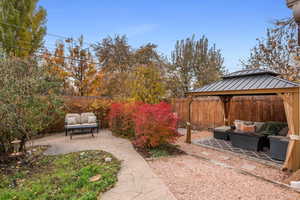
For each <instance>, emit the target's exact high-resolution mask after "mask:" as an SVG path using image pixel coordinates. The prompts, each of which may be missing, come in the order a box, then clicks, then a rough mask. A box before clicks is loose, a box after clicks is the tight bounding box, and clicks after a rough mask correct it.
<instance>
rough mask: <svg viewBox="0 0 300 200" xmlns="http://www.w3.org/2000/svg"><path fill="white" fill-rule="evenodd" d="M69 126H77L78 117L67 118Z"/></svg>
mask: <svg viewBox="0 0 300 200" xmlns="http://www.w3.org/2000/svg"><path fill="white" fill-rule="evenodd" d="M67 124H68V125H75V124H77V121H76V117H68V118H67Z"/></svg>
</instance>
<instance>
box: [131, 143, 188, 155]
mask: <svg viewBox="0 0 300 200" xmlns="http://www.w3.org/2000/svg"><path fill="white" fill-rule="evenodd" d="M134 148H135V150H136V151H137V152H138V153H139V154H140V155H141V156H142V157H143V158H153V157H162V156H155V155H154V153H153V152H155V151H163V152H165V154H164V155H166V156H179V155H186V153H185V152H184V151H182V150H181V149H179V146H177V145H172V144H168V145H162V146H159V147H156V148H152V149H150V148H141V147H137V146H134Z"/></svg>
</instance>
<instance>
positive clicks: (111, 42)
mask: <svg viewBox="0 0 300 200" xmlns="http://www.w3.org/2000/svg"><path fill="white" fill-rule="evenodd" d="M94 50H95V52H96V56H97V57H98V60H99V62H100V63H101V65H102V68H103V70H105V71H107V72H126V71H128V70H130V67H131V58H132V53H131V49H130V46H129V44H128V42H127V38H126V36H125V35H123V36H120V35H117V36H115V37H114V38H112V37H110V36H109V37H107V38H104V39H103V40H102V41H101V42H99V43H97V44H95V45H94Z"/></svg>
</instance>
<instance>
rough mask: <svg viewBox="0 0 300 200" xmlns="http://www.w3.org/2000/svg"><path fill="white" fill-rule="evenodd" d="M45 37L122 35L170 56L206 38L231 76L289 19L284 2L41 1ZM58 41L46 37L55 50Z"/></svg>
mask: <svg viewBox="0 0 300 200" xmlns="http://www.w3.org/2000/svg"><path fill="white" fill-rule="evenodd" d="M40 5H41V6H43V7H45V8H46V9H47V12H48V22H47V28H48V32H49V33H54V34H58V35H64V36H71V37H78V36H79V35H81V34H83V35H84V37H85V40H86V42H96V41H100V40H101V39H102V38H103V37H106V36H108V35H115V34H126V35H127V36H128V41H129V44H130V45H132V46H133V47H134V48H137V47H139V46H140V45H143V44H146V43H148V42H152V43H155V44H157V45H158V50H159V51H160V52H161V53H163V54H165V55H166V56H170V53H171V51H172V49H173V48H174V45H175V42H176V40H179V39H184V38H186V37H188V36H191V35H192V34H195V35H196V37H197V38H199V37H200V36H201V35H203V34H204V35H206V37H208V39H209V41H210V42H211V43H216V45H217V47H218V48H220V49H221V50H222V54H223V56H224V58H225V64H226V67H227V69H229V71H234V70H238V69H240V68H241V66H240V65H239V60H240V59H241V58H245V57H247V56H248V55H249V51H250V48H251V47H253V46H254V45H255V44H256V38H258V37H263V36H264V35H265V31H266V28H267V27H268V26H270V23H271V22H272V21H273V20H274V19H280V18H285V17H288V16H290V15H291V11H290V10H289V9H288V8H287V7H286V5H285V0H185V1H183V0H76V1H75V0H40ZM56 39H57V38H55V37H51V36H47V37H46V44H47V46H49V47H50V48H53V46H54V44H55V40H56Z"/></svg>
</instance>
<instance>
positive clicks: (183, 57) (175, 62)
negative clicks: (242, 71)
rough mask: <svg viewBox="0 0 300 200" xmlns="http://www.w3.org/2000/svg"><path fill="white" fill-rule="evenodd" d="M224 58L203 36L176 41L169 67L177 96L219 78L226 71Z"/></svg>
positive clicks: (172, 89)
mask: <svg viewBox="0 0 300 200" xmlns="http://www.w3.org/2000/svg"><path fill="white" fill-rule="evenodd" d="M223 63H224V59H223V57H222V55H221V51H220V50H219V49H217V48H216V45H215V44H214V45H212V46H209V42H208V39H207V38H206V37H205V36H202V37H201V38H200V39H199V40H195V36H194V35H193V36H192V37H190V38H186V39H184V40H180V41H177V42H176V45H175V49H174V51H173V52H172V63H171V65H170V67H169V74H170V75H169V82H170V83H169V84H168V85H169V86H171V88H170V90H171V91H172V92H173V95H175V96H184V94H185V93H186V92H188V91H190V90H191V89H193V88H196V87H201V86H203V85H205V84H208V83H210V82H213V81H216V80H218V79H219V78H220V77H221V76H222V75H223V74H224V73H225V67H224V65H223Z"/></svg>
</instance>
